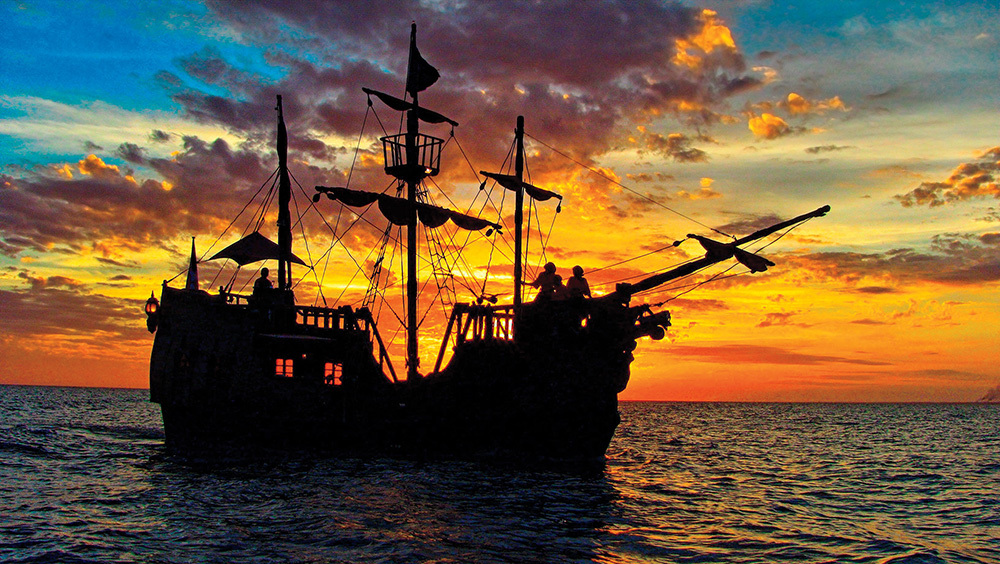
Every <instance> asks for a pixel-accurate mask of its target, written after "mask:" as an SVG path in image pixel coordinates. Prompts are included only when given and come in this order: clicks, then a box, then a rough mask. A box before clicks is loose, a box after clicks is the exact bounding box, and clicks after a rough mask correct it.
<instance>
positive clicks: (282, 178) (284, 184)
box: [275, 95, 292, 299]
mask: <svg viewBox="0 0 1000 564" xmlns="http://www.w3.org/2000/svg"><path fill="white" fill-rule="evenodd" d="M275 109H276V110H277V111H278V291H279V292H281V293H282V294H281V295H282V299H284V292H285V290H287V289H289V288H291V287H292V216H291V213H290V212H289V210H288V206H289V202H290V201H291V199H292V186H291V182H290V181H289V179H288V132H287V131H286V130H285V118H284V114H283V112H282V108H281V95H278V106H277V107H276V108H275Z"/></svg>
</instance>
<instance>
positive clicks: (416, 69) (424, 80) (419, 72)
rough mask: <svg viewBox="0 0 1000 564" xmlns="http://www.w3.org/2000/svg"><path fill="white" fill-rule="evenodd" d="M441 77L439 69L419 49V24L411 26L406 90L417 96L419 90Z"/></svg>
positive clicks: (424, 88) (425, 88)
mask: <svg viewBox="0 0 1000 564" xmlns="http://www.w3.org/2000/svg"><path fill="white" fill-rule="evenodd" d="M440 77H441V74H440V73H438V71H437V69H436V68H434V67H432V66H431V65H430V63H428V62H427V61H425V60H424V58H423V57H421V56H420V51H418V50H417V24H413V26H412V27H411V28H410V65H409V68H408V69H407V71H406V91H407V92H409V93H410V94H411V95H413V96H416V95H417V92H421V91H423V90H427V87H428V86H430V85H432V84H434V83H435V82H437V79H438V78H440Z"/></svg>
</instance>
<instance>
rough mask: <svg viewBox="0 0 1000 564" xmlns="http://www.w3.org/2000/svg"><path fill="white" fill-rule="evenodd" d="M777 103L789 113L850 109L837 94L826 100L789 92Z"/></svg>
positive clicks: (801, 113) (798, 113)
mask: <svg viewBox="0 0 1000 564" xmlns="http://www.w3.org/2000/svg"><path fill="white" fill-rule="evenodd" d="M778 105H779V106H780V107H782V108H784V109H785V110H786V111H788V113H789V114H791V115H803V114H823V113H826V112H828V111H830V110H840V111H842V112H846V111H848V110H849V109H850V108H848V107H847V106H845V105H844V102H843V101H841V99H840V97H839V96H834V97H833V98H830V99H827V100H807V99H805V98H803V97H802V96H801V95H799V94H796V93H795V92H789V93H788V98H786V99H785V100H782V101H781V102H779V104H778Z"/></svg>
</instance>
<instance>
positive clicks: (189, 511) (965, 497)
mask: <svg viewBox="0 0 1000 564" xmlns="http://www.w3.org/2000/svg"><path fill="white" fill-rule="evenodd" d="M621 414H622V423H621V426H620V427H619V429H618V432H617V434H616V436H615V438H614V440H613V441H612V443H611V447H610V449H609V450H608V453H607V459H606V461H605V462H604V463H603V464H594V465H585V466H578V465H573V464H562V465H558V464H542V463H537V462H531V463H529V462H525V461H511V460H488V461H484V460H479V461H455V460H437V461H435V460H414V459H393V458H334V457H329V456H326V457H322V456H316V455H311V454H309V453H302V452H299V453H268V454H266V455H265V454H262V453H254V454H253V455H250V456H245V455H244V456H229V455H221V454H220V455H219V456H217V457H216V456H212V457H211V458H204V457H202V458H186V457H184V456H181V455H178V454H175V453H171V452H168V451H167V450H166V449H165V448H164V440H163V430H162V426H161V422H160V418H159V410H158V406H156V405H155V404H151V403H149V402H148V392H146V391H144V390H112V389H84V388H43V387H21V386H0V561H2V562H6V563H15V562H52V563H91V562H93V563H106V562H149V563H161V562H162V563H168V562H169V563H173V562H177V563H182V562H183V563H187V562H226V563H230V562H232V563H242V562H262V563H263V562H267V563H270V562H352V563H354V562H386V563H397V562H400V563H406V562H421V563H423V562H434V563H445V562H448V563H451V562H461V563H465V562H472V563H488V562H546V563H547V562H753V563H758V562H877V563H890V562H891V563H930V562H935V563H936V562H1000V406H998V405H985V404H791V403H773V404H772V403H627V402H626V403H622V404H621Z"/></svg>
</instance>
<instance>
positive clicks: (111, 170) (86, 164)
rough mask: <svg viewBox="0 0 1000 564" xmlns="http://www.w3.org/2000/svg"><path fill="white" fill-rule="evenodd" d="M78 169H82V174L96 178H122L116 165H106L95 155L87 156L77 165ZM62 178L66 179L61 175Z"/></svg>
mask: <svg viewBox="0 0 1000 564" xmlns="http://www.w3.org/2000/svg"><path fill="white" fill-rule="evenodd" d="M77 168H79V169H80V172H81V173H82V174H87V175H90V176H93V177H94V178H100V179H110V178H117V177H119V176H121V172H119V170H118V167H117V166H116V165H109V164H105V163H104V161H102V160H101V159H100V157H98V156H97V155H94V154H90V155H87V157H86V158H85V159H83V160H82V161H80V162H79V163H78V164H77ZM60 176H63V177H64V178H65V177H66V176H65V175H63V174H60ZM71 177H72V175H71V176H70V178H71Z"/></svg>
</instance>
